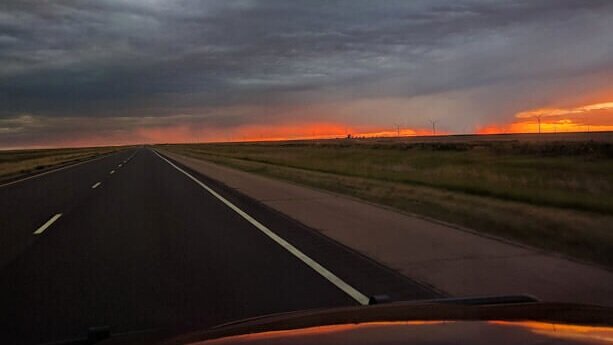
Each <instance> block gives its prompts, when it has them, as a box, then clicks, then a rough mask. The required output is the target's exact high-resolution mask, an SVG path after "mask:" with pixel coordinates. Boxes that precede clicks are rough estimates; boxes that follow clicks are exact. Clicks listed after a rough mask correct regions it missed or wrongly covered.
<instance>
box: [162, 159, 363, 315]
mask: <svg viewBox="0 0 613 345" xmlns="http://www.w3.org/2000/svg"><path fill="white" fill-rule="evenodd" d="M153 152H154V153H155V154H156V155H157V156H158V157H160V158H161V159H163V160H164V161H166V163H168V164H170V165H171V166H172V167H174V168H175V169H177V170H179V171H180V172H182V173H183V174H184V175H185V176H187V177H189V178H190V179H191V180H193V181H194V182H196V183H197V184H198V185H200V187H202V188H204V189H205V190H206V191H207V192H209V193H210V194H211V195H213V196H214V197H216V198H217V199H219V200H220V201H221V202H223V203H224V204H225V205H226V206H228V207H229V208H231V209H232V210H233V211H234V212H236V213H238V214H239V215H240V216H241V217H243V218H244V219H245V220H247V221H248V222H249V223H251V224H252V225H253V226H255V227H256V228H257V229H258V230H260V231H261V232H263V233H264V234H265V235H266V236H268V237H270V238H271V239H272V240H273V241H275V242H277V244H279V245H280V246H281V247H283V248H285V249H286V250H287V251H288V252H290V253H292V254H293V255H294V256H295V257H297V258H298V259H300V260H301V261H302V262H304V263H305V264H306V265H307V266H309V267H311V268H312V269H313V270H315V271H316V272H317V273H319V274H320V275H321V276H323V277H324V278H326V279H327V280H328V281H330V282H331V283H332V284H334V285H335V286H336V287H338V288H339V289H341V290H342V291H343V292H345V293H346V294H348V295H349V296H351V297H352V298H353V299H355V300H356V301H357V302H358V303H360V304H362V305H367V304H368V297H366V296H365V295H364V294H363V293H361V292H360V291H358V290H357V289H355V288H354V287H353V286H351V285H349V284H347V283H346V282H345V281H344V280H342V279H341V278H339V277H337V276H336V275H335V274H334V273H332V272H330V271H328V270H327V269H326V268H325V267H323V266H322V265H320V264H319V263H318V262H317V261H315V260H313V259H311V258H310V257H308V256H307V255H306V254H304V253H303V252H301V251H300V250H299V249H298V248H296V247H294V246H293V245H292V244H290V243H289V242H287V241H286V240H284V239H283V238H281V237H280V236H279V235H277V234H276V233H274V232H273V231H272V230H270V229H268V228H267V227H266V226H265V225H263V224H262V223H260V222H258V221H257V220H256V219H254V218H253V217H251V216H250V215H248V214H247V213H245V212H244V211H243V210H241V209H240V208H238V207H237V206H235V205H234V204H233V203H231V202H230V201H228V200H227V199H226V198H224V197H223V196H221V195H219V194H218V193H217V192H215V191H214V190H213V189H211V188H210V187H209V186H207V185H205V184H204V183H202V182H200V180H198V179H197V178H195V177H193V176H192V175H190V174H189V173H188V172H186V171H185V170H183V169H181V168H179V167H178V166H176V165H175V164H174V163H172V162H171V161H169V160H168V159H166V158H164V157H163V156H162V155H160V154H159V153H157V152H156V151H155V150H153Z"/></svg>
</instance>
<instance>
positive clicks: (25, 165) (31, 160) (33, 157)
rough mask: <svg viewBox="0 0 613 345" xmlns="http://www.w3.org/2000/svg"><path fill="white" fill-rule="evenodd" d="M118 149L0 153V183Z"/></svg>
mask: <svg viewBox="0 0 613 345" xmlns="http://www.w3.org/2000/svg"><path fill="white" fill-rule="evenodd" d="M118 149H120V148H118V147H93V148H74V149H72V148H71V149H40V150H10V151H0V182H6V181H11V180H14V179H17V178H19V177H22V176H27V175H29V174H33V173H38V172H43V171H45V170H48V169H52V168H54V167H57V166H61V165H63V164H68V163H74V162H78V161H82V160H86V159H90V158H93V157H95V156H99V155H102V154H107V153H110V152H114V151H117V150H118Z"/></svg>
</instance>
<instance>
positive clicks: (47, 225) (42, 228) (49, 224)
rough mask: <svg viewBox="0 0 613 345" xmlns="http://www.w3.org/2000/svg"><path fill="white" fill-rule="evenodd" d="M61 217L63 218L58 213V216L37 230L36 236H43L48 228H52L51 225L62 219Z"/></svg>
mask: <svg viewBox="0 0 613 345" xmlns="http://www.w3.org/2000/svg"><path fill="white" fill-rule="evenodd" d="M61 216H62V214H61V213H58V214H56V215H54V216H53V217H51V219H49V220H48V221H47V222H46V223H45V224H43V225H42V226H41V227H40V228H38V229H36V231H34V235H40V234H42V233H43V231H45V230H47V228H48V227H50V226H51V224H53V222H55V221H56V220H58V218H60V217H61Z"/></svg>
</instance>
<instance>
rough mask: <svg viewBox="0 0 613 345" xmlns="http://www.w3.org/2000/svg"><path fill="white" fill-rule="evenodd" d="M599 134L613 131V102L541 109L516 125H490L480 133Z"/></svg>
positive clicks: (521, 115)
mask: <svg viewBox="0 0 613 345" xmlns="http://www.w3.org/2000/svg"><path fill="white" fill-rule="evenodd" d="M539 120H540V131H541V132H543V133H556V132H590V131H593V132H598V131H612V130H613V102H600V103H593V104H587V105H581V106H577V107H570V108H555V107H551V108H549V107H547V108H538V109H532V110H527V111H523V112H519V113H516V114H515V119H514V121H513V122H511V123H508V124H494V125H488V126H485V127H482V128H479V129H478V130H477V133H479V134H499V133H537V132H539Z"/></svg>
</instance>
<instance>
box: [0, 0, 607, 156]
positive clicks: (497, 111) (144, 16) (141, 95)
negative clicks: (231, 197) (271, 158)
mask: <svg viewBox="0 0 613 345" xmlns="http://www.w3.org/2000/svg"><path fill="white" fill-rule="evenodd" d="M612 33H613V1H604V0H603V1H563V0H551V1H532V0H527V1H514V2H507V1H504V2H502V1H501V2H494V1H457V0H447V1H442V0H441V1H433V0H428V1H356V0H351V1H255V0H252V1H250V0H244V1H196V0H194V1H191V0H178V1H165V0H138V1H137V0H134V1H120V0H91V1H85V0H75V1H69V0H64V1H38V0H4V1H2V2H0V147H18V146H28V145H43V144H45V143H58V142H69V141H70V140H76V141H78V142H81V141H82V142H86V141H87V140H86V138H87V137H95V138H110V139H113V138H115V139H113V140H115V141H113V140H110V139H109V140H110V142H109V143H119V142H120V141H121V140H122V139H121V138H123V137H125V136H126V135H132V136H133V135H136V134H134V133H142V130H143V129H147V128H164V127H165V126H177V125H181V126H184V128H187V129H188V131H194V132H198V133H213V132H215V131H225V130H228V131H231V130H232V128H235V127H240V126H249V125H253V126H264V127H265V126H274V125H280V124H292V123H293V124H296V123H308V122H316V123H321V122H328V123H346V124H349V125H353V126H371V127H386V126H393V124H394V123H402V124H404V125H406V126H410V127H414V128H419V127H425V126H426V123H427V120H429V119H438V120H439V122H440V124H441V126H442V127H443V128H444V129H445V130H447V131H455V132H462V131H471V130H474V129H475V128H477V127H479V126H482V125H486V124H490V123H500V122H508V121H510V120H511V119H512V117H513V115H514V114H515V113H517V112H520V111H524V110H527V109H531V108H535V107H544V106H572V105H575V103H577V102H582V101H586V100H587V99H589V98H590V97H601V98H602V97H604V96H603V92H604V93H605V94H606V93H608V94H609V95H612V94H611V90H612V89H613V88H612V87H611V82H610V80H611V79H610V77H611V76H612V72H613V34H612ZM603 90H604V91H603ZM594 95H596V96H594ZM612 96H613V95H612ZM605 98H606V97H605ZM612 100H613V99H612ZM139 131H140V132H139ZM203 135H204V134H203ZM133 138H134V137H133ZM136 139H138V138H136ZM144 139H146V138H144ZM202 139H206V136H205V137H203V138H202ZM160 140H163V138H161V139H160ZM102 141H104V140H102ZM95 143H97V141H96V142H95Z"/></svg>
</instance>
